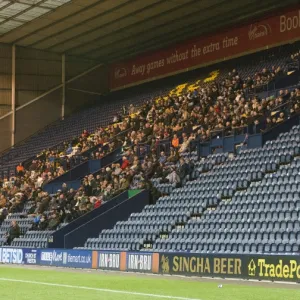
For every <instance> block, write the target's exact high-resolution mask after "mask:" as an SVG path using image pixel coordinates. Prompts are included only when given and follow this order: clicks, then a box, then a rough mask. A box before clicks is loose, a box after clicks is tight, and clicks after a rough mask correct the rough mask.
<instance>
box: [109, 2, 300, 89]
mask: <svg viewBox="0 0 300 300" xmlns="http://www.w3.org/2000/svg"><path fill="white" fill-rule="evenodd" d="M296 39H300V6H298V7H296V8H295V7H293V9H290V10H287V11H285V12H279V13H277V14H276V15H273V16H271V17H267V18H264V19H262V20H260V21H257V22H255V23H252V24H248V25H244V26H242V27H239V28H234V29H230V30H228V31H224V32H222V33H220V34H215V35H212V36H206V37H201V38H196V39H193V40H189V41H186V42H183V43H182V44H177V45H175V46H172V47H169V48H167V49H163V50H159V51H156V52H153V53H148V54H145V55H142V56H139V57H136V58H134V59H131V60H129V61H126V62H122V63H117V64H114V65H112V66H111V67H110V89H111V90H115V89H120V88H122V87H125V86H129V85H133V84H137V83H139V82H143V81H148V80H151V79H154V78H157V77H164V76H167V75H168V74H171V73H176V72H180V71H183V70H186V69H189V68H193V67H195V66H201V65H204V64H210V63H213V62H215V61H219V60H222V59H227V58H230V57H233V56H237V55H241V54H243V53H247V52H251V51H255V50H259V49H262V48H264V47H267V46H274V45H277V44H283V43H285V42H289V41H291V40H296Z"/></svg>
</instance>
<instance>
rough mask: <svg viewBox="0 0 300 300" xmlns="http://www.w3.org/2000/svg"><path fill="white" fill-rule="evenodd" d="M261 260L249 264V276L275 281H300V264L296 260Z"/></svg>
mask: <svg viewBox="0 0 300 300" xmlns="http://www.w3.org/2000/svg"><path fill="white" fill-rule="evenodd" d="M270 260H271V262H268V259H267V258H260V259H257V260H256V261H254V259H252V260H251V261H250V263H249V264H248V275H249V276H251V277H260V278H274V279H281V278H283V279H300V264H299V263H298V262H297V261H296V260H294V259H290V260H283V259H278V260H277V261H274V258H273V257H272V258H270Z"/></svg>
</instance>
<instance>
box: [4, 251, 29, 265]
mask: <svg viewBox="0 0 300 300" xmlns="http://www.w3.org/2000/svg"><path fill="white" fill-rule="evenodd" d="M23 262H24V261H23V250H22V249H13V248H2V249H0V263H3V264H22V263H23Z"/></svg>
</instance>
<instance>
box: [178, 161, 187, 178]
mask: <svg viewBox="0 0 300 300" xmlns="http://www.w3.org/2000/svg"><path fill="white" fill-rule="evenodd" d="M179 163H180V166H179V168H178V176H179V178H180V182H182V181H183V179H184V178H185V176H186V175H188V173H189V166H188V164H187V163H186V162H185V160H184V158H180V160H179Z"/></svg>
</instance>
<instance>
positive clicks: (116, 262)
mask: <svg viewBox="0 0 300 300" xmlns="http://www.w3.org/2000/svg"><path fill="white" fill-rule="evenodd" d="M99 268H105V269H117V270H119V269H120V254H119V253H99Z"/></svg>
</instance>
